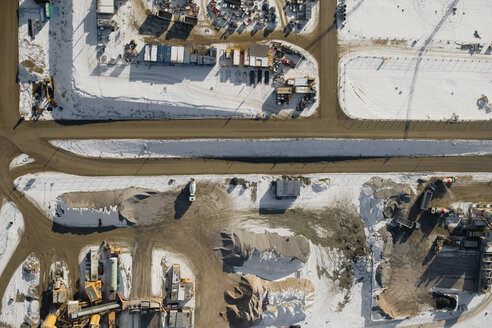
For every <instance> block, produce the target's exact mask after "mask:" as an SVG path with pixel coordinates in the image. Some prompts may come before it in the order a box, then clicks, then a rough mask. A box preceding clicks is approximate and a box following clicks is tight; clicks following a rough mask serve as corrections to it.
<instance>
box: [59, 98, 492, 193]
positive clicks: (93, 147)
mask: <svg viewBox="0 0 492 328" xmlns="http://www.w3.org/2000/svg"><path fill="white" fill-rule="evenodd" d="M491 94H492V92H491ZM50 143H51V144H52V145H54V146H56V147H59V148H61V149H63V150H66V151H69V152H72V153H75V154H78V155H81V156H88V157H99V158H183V157H184V158H231V157H243V158H244V157H361V156H364V157H388V156H391V157H395V156H444V155H449V156H451V155H453V156H459V155H487V154H492V141H489V140H480V141H479V140H420V139H418V140H414V139H380V140H377V139H376V140H369V139H186V140H135V139H133V140H132V139H125V140H95V139H83V140H74V139H71V140H51V141H50ZM316 188H318V187H316ZM319 188H320V189H323V188H324V187H323V186H322V185H320V186H319Z"/></svg>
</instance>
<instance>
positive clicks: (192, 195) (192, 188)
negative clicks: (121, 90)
mask: <svg viewBox="0 0 492 328" xmlns="http://www.w3.org/2000/svg"><path fill="white" fill-rule="evenodd" d="M189 188H190V197H189V198H188V199H189V201H190V202H194V201H195V192H196V182H195V179H191V182H190V187H189Z"/></svg>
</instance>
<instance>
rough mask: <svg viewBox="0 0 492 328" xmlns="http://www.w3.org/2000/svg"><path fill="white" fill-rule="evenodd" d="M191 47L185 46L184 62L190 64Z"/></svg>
mask: <svg viewBox="0 0 492 328" xmlns="http://www.w3.org/2000/svg"><path fill="white" fill-rule="evenodd" d="M191 51H192V48H191V47H184V48H183V64H189V63H190V62H191V59H190V57H191Z"/></svg>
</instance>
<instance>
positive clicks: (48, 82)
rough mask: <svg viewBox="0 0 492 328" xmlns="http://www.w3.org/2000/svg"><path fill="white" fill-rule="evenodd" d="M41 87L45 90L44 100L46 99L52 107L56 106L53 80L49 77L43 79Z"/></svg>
mask: <svg viewBox="0 0 492 328" xmlns="http://www.w3.org/2000/svg"><path fill="white" fill-rule="evenodd" d="M43 85H44V87H45V89H46V99H48V102H49V103H50V104H52V105H56V102H55V99H54V98H55V94H54V93H55V88H54V87H53V80H52V79H51V77H45V78H44V80H43Z"/></svg>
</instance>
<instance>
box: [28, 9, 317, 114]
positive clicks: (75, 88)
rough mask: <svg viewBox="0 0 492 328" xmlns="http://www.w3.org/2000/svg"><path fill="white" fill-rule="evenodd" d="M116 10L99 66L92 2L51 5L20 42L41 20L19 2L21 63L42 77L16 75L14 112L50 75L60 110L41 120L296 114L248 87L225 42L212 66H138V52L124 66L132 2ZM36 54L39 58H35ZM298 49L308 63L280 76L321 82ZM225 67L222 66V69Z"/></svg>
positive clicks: (264, 90)
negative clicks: (32, 61)
mask: <svg viewBox="0 0 492 328" xmlns="http://www.w3.org/2000/svg"><path fill="white" fill-rule="evenodd" d="M116 5H117V7H118V13H117V14H116V15H115V21H116V22H117V23H118V26H119V29H118V30H117V31H115V32H113V33H112V34H111V35H112V38H113V39H112V40H111V41H110V42H109V43H108V45H107V47H106V50H105V51H106V52H107V53H108V54H107V55H108V56H109V55H110V54H109V53H112V55H111V56H112V57H114V58H116V59H117V63H116V65H105V64H99V62H98V59H97V52H98V48H97V43H98V41H97V33H98V31H97V26H96V13H95V8H96V7H95V2H94V1H60V0H54V1H52V10H53V16H52V18H51V19H50V20H49V24H46V25H44V26H43V28H42V29H41V31H40V32H39V35H38V36H37V37H36V40H34V41H33V42H32V43H29V42H27V41H26V42H25V41H23V40H25V39H27V38H28V37H27V21H28V19H33V20H34V19H39V10H38V11H35V10H34V8H39V7H38V6H37V5H35V4H34V1H33V0H20V6H21V8H25V9H23V10H20V11H19V13H20V17H19V53H20V56H19V58H20V61H22V60H24V58H28V57H32V58H38V57H39V59H36V60H37V61H38V62H39V63H38V65H39V66H42V67H43V68H44V69H43V74H37V75H36V74H30V75H27V74H19V79H20V86H21V92H20V111H21V114H23V115H25V117H26V119H31V118H32V117H31V115H30V113H31V108H32V101H31V98H32V96H31V92H32V91H31V89H32V88H31V82H32V81H36V80H39V79H40V78H41V77H43V76H46V75H54V79H53V80H54V84H55V100H56V102H57V103H58V105H59V106H60V107H61V108H63V110H60V107H59V108H58V109H54V110H53V111H51V112H49V111H44V112H43V113H42V115H41V117H40V119H85V120H90V119H93V120H94V119H139V118H140V119H159V118H203V117H237V118H245V117H246V118H251V117H257V116H261V117H265V116H270V115H276V114H280V115H289V114H291V113H293V112H294V111H295V107H296V105H297V102H295V101H291V102H290V105H287V104H286V105H281V106H278V105H276V103H275V93H274V88H272V86H271V84H270V85H266V84H264V83H263V84H255V85H254V86H250V85H249V84H248V81H249V72H250V71H252V68H243V67H241V68H239V67H232V66H231V63H230V59H229V60H225V59H223V56H222V55H223V51H224V50H225V48H226V47H227V45H225V44H220V45H216V47H217V50H218V51H217V56H218V57H219V58H218V59H219V60H218V61H217V64H216V65H215V66H196V67H191V66H188V67H177V66H165V65H160V64H152V65H150V64H148V63H144V62H143V61H142V59H143V55H142V54H140V55H139V56H138V57H137V60H136V62H135V63H134V64H127V63H126V62H125V61H124V60H123V59H121V58H119V56H120V55H122V54H123V52H124V45H125V44H127V43H129V41H130V40H136V41H137V44H138V46H137V50H139V51H140V50H142V49H143V46H144V39H143V36H142V35H138V34H135V31H134V27H132V26H128V24H129V22H130V21H131V18H130V17H131V15H132V10H133V8H132V6H133V5H134V4H133V2H132V1H127V2H117V3H116ZM33 10H34V11H33ZM48 32H49V33H50V34H49V38H48ZM40 51H42V52H43V56H38V52H40ZM299 51H300V52H301V53H302V54H303V55H304V56H305V58H307V59H306V60H301V61H300V62H299V63H298V65H297V68H296V69H294V70H288V71H287V72H286V74H285V78H290V77H304V76H306V75H310V76H312V77H314V78H316V80H317V81H319V78H318V67H317V63H316V60H315V59H314V58H313V57H312V56H311V55H310V54H309V53H308V52H306V51H303V50H302V49H299ZM226 62H227V63H228V66H227V67H223V66H222V64H223V63H226ZM46 63H49V65H48V64H46ZM284 70H286V68H285V67H284ZM255 71H256V69H255ZM21 73H22V72H21ZM272 73H273V72H272ZM272 75H273V74H272ZM272 80H273V76H270V81H272ZM318 89H319V86H318ZM318 98H319V97H318ZM317 107H318V101H317V102H316V103H314V104H313V105H312V106H310V107H308V108H307V109H305V110H304V111H303V112H302V114H301V116H310V115H312V114H314V112H315V111H316V109H317ZM296 115H297V114H296Z"/></svg>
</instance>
